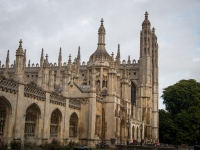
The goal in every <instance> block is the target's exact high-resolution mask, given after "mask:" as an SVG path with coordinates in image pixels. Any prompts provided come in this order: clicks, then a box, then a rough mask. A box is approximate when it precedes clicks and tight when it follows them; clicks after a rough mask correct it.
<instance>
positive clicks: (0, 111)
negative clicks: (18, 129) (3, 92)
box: [0, 101, 6, 136]
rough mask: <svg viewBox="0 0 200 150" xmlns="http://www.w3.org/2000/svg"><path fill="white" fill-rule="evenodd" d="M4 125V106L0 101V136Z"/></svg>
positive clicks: (3, 130) (2, 133)
mask: <svg viewBox="0 0 200 150" xmlns="http://www.w3.org/2000/svg"><path fill="white" fill-rule="evenodd" d="M5 123H6V105H5V104H4V103H2V102H1V101H0V136H3V135H4V132H5Z"/></svg>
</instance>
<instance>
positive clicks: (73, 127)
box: [69, 113, 78, 137]
mask: <svg viewBox="0 0 200 150" xmlns="http://www.w3.org/2000/svg"><path fill="white" fill-rule="evenodd" d="M69 125H70V126H69V136H70V137H77V133H78V132H77V130H78V116H77V114H76V113H73V114H72V115H71V117H70V122H69Z"/></svg>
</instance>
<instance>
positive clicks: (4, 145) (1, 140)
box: [0, 137, 8, 150]
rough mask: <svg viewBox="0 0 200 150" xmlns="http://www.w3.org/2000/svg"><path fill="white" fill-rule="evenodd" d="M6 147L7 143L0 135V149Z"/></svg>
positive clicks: (5, 149) (5, 148)
mask: <svg viewBox="0 0 200 150" xmlns="http://www.w3.org/2000/svg"><path fill="white" fill-rule="evenodd" d="M7 149H8V143H7V142H5V141H4V140H3V138H2V137H0V150H7Z"/></svg>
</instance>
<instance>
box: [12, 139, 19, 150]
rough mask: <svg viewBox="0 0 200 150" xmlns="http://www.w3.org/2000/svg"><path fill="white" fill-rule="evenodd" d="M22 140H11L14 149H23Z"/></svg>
mask: <svg viewBox="0 0 200 150" xmlns="http://www.w3.org/2000/svg"><path fill="white" fill-rule="evenodd" d="M21 146H22V142H21V141H11V142H10V147H11V149H12V150H21Z"/></svg>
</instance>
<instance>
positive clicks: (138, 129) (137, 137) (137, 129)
mask: <svg viewBox="0 0 200 150" xmlns="http://www.w3.org/2000/svg"><path fill="white" fill-rule="evenodd" d="M138 132H139V129H138V127H137V140H138V139H139V133H138Z"/></svg>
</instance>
